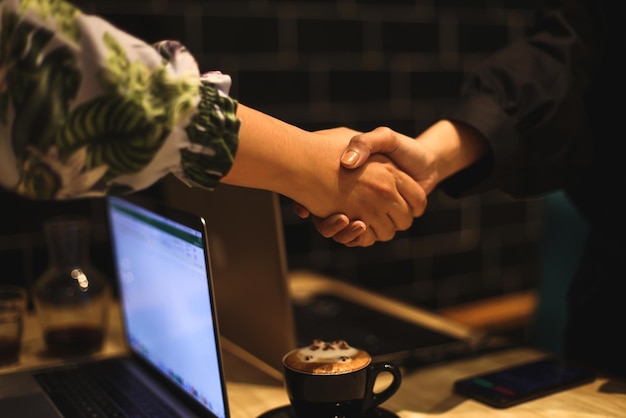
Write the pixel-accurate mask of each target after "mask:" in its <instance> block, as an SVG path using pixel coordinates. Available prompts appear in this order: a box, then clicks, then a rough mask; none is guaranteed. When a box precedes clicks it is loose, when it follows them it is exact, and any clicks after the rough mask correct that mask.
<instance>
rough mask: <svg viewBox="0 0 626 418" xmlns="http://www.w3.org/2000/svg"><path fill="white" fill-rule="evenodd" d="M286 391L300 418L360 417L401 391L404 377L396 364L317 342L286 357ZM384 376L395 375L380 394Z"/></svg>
mask: <svg viewBox="0 0 626 418" xmlns="http://www.w3.org/2000/svg"><path fill="white" fill-rule="evenodd" d="M283 372H284V379H285V388H286V390H287V394H288V395H289V401H290V402H291V406H292V407H293V409H294V412H295V415H296V417H297V418H361V417H364V416H367V415H368V413H369V412H371V411H372V410H374V408H376V407H377V406H378V405H380V404H381V403H383V402H385V401H386V400H387V399H389V398H390V397H391V396H392V395H393V394H394V393H396V392H397V390H398V389H399V388H400V383H401V382H402V375H401V373H400V369H398V368H397V367H396V366H395V365H394V364H393V363H390V362H372V358H371V356H370V355H369V354H368V353H367V352H365V351H363V350H360V349H357V348H354V347H351V346H349V345H348V344H347V343H346V342H345V341H333V342H324V341H320V340H315V341H314V342H313V344H311V345H310V346H308V347H300V348H297V349H295V350H292V351H290V352H289V353H287V354H286V355H285V356H284V357H283ZM381 373H389V374H390V375H391V376H392V380H391V383H389V385H388V386H387V387H386V388H385V389H383V390H382V391H380V392H375V391H374V384H375V383H376V379H377V377H378V376H379V375H380V374H381Z"/></svg>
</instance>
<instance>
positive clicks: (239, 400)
mask: <svg viewBox="0 0 626 418" xmlns="http://www.w3.org/2000/svg"><path fill="white" fill-rule="evenodd" d="M223 346H224V347H223V348H224V362H225V370H226V375H227V387H228V393H229V398H230V409H231V416H232V418H255V417H258V416H259V415H260V414H262V413H264V412H266V411H268V410H270V409H273V408H277V407H280V406H283V405H286V404H287V403H288V402H289V401H288V399H287V395H286V393H285V391H284V389H283V385H282V381H281V380H280V375H278V374H277V373H276V372H275V371H273V370H266V369H263V368H262V367H261V368H259V367H257V366H258V364H256V362H255V360H254V358H251V356H250V355H249V354H248V353H246V352H244V351H243V350H241V349H239V348H237V347H235V346H233V345H231V344H230V343H228V342H227V341H225V342H224V344H223ZM42 349H43V342H42V338H41V334H40V330H39V325H38V322H37V319H36V318H35V317H34V316H32V315H31V316H29V317H28V318H27V321H26V327H25V334H24V340H23V350H22V354H21V358H20V362H19V363H17V364H15V365H13V366H10V367H4V368H0V373H8V372H12V371H18V370H23V369H29V368H34V367H40V366H45V365H54V364H58V360H54V359H49V358H45V357H43V356H42ZM125 351H126V345H125V341H124V337H123V335H122V332H121V329H120V318H119V311H118V310H117V309H113V310H112V312H111V321H110V330H109V333H108V339H107V341H106V343H105V346H104V348H103V350H102V352H101V353H98V354H97V356H100V357H106V356H111V355H116V354H121V353H124V352H125ZM542 355H543V353H541V352H539V351H537V350H533V349H528V348H513V349H509V350H503V351H498V352H492V353H489V354H484V355H481V356H478V357H475V358H471V359H463V360H457V361H453V362H448V363H446V364H440V365H436V366H430V367H425V368H420V369H418V370H415V371H410V372H409V371H406V372H404V376H403V377H404V378H403V383H402V386H401V388H400V390H399V391H398V392H397V393H396V394H395V395H394V396H393V397H392V398H391V399H390V400H389V401H387V402H386V403H385V404H383V407H384V408H385V409H388V410H390V411H393V412H395V413H397V415H398V416H399V417H401V418H417V417H437V418H440V417H462V418H474V417H476V418H489V417H504V418H507V417H515V418H517V417H522V418H525V417H546V418H547V417H550V418H558V417H563V418H577V417H581V418H582V417H589V418H600V417H602V418H604V417H615V418H618V417H620V418H621V417H626V383H625V382H623V381H617V380H611V379H607V378H604V377H601V378H599V379H597V380H596V381H595V382H593V383H590V384H587V385H584V386H580V387H578V388H575V389H571V390H568V391H565V392H561V393H558V394H555V395H551V396H548V397H545V398H542V399H539V400H535V401H532V402H528V403H525V404H521V405H518V406H515V407H513V408H509V409H505V410H498V409H493V408H490V407H487V406H484V405H482V404H480V403H478V402H475V401H472V400H467V399H464V398H463V397H460V396H456V395H454V394H453V393H452V390H451V388H452V383H453V382H454V381H455V380H456V379H458V378H461V377H465V376H469V375H473V374H476V373H480V372H483V371H488V370H492V369H495V368H499V367H502V366H506V365H510V364H515V363H518V362H523V361H526V360H530V359H533V358H538V357H540V356H542ZM384 383H385V382H384V379H383V381H382V382H381V385H384ZM0 415H1V411H0Z"/></svg>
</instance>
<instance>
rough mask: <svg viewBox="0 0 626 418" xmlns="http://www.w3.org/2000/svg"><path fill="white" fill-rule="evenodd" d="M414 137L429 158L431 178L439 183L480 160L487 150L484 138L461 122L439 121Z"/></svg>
mask: <svg viewBox="0 0 626 418" xmlns="http://www.w3.org/2000/svg"><path fill="white" fill-rule="evenodd" d="M417 140H418V141H419V142H420V145H422V146H423V147H424V148H425V149H426V150H427V153H428V154H430V155H431V158H432V160H433V178H434V179H435V183H439V182H441V181H443V180H445V179H446V178H448V177H450V176H452V175H453V174H455V173H457V172H459V171H461V170H463V169H465V168H467V167H469V166H470V165H472V164H474V163H476V162H477V161H478V160H480V159H481V158H482V157H483V156H484V155H485V154H486V153H487V152H488V150H489V143H488V141H487V139H486V138H485V137H484V136H483V135H482V134H481V133H480V132H479V131H478V130H476V129H475V128H473V127H471V126H470V125H467V124H465V123H462V122H455V121H450V120H440V121H438V122H436V123H435V124H433V125H432V126H431V127H429V128H428V129H427V130H426V131H425V132H424V133H422V134H421V135H420V136H419V137H418V138H417Z"/></svg>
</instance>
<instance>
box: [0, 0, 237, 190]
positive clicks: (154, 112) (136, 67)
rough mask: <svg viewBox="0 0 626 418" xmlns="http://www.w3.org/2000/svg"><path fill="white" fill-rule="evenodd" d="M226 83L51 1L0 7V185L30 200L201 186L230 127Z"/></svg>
mask: <svg viewBox="0 0 626 418" xmlns="http://www.w3.org/2000/svg"><path fill="white" fill-rule="evenodd" d="M229 89H230V77H228V76H227V75H225V74H222V73H220V72H209V73H205V74H200V72H199V69H198V66H197V63H196V61H195V60H194V58H193V57H192V56H191V54H190V53H189V52H188V51H187V50H186V49H185V47H184V46H183V45H182V44H180V43H179V42H176V41H162V42H159V43H157V44H155V45H148V44H146V43H145V42H143V41H141V40H138V39H136V38H134V37H132V36H131V35H129V34H127V33H125V32H123V31H120V30H119V29H117V28H115V27H114V26H112V25H110V24H109V23H108V22H106V21H104V20H102V19H100V18H98V17H96V16H90V15H86V14H83V13H81V12H80V11H79V10H78V9H76V8H74V7H73V6H71V5H70V4H68V3H66V2H64V1H61V0H2V1H1V2H0V185H2V186H3V187H5V188H6V189H9V190H13V191H15V192H17V193H18V194H20V195H22V196H25V197H28V198H32V199H76V198H83V197H96V196H103V195H107V194H123V193H130V192H133V191H136V190H140V189H143V188H146V187H148V186H150V185H152V184H153V183H155V182H156V181H158V180H159V179H160V178H162V177H163V176H165V175H166V174H168V173H174V174H175V175H176V176H178V177H179V178H180V179H181V180H183V181H185V182H186V183H187V184H188V185H190V186H197V187H203V188H206V189H213V188H214V187H216V185H217V184H218V183H219V181H220V180H221V178H222V177H223V176H224V175H225V174H226V173H227V172H228V170H229V169H230V167H231V166H232V163H233V160H234V156H235V153H236V151H237V145H238V132H239V126H240V121H239V120H238V119H237V117H236V116H235V111H236V108H237V102H236V101H235V100H233V99H232V98H230V97H229V96H228V91H229Z"/></svg>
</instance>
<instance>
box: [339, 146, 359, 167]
mask: <svg viewBox="0 0 626 418" xmlns="http://www.w3.org/2000/svg"><path fill="white" fill-rule="evenodd" d="M358 159H359V153H358V152H356V151H355V150H351V149H349V150H347V151H346V152H344V153H343V155H342V156H341V162H342V163H343V164H345V165H354V164H356V161H357V160H358Z"/></svg>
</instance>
